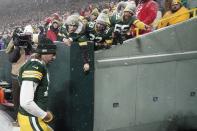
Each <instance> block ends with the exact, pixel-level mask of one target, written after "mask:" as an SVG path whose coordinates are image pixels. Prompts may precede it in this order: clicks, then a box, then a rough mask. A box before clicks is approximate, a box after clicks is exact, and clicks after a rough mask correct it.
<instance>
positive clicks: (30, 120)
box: [18, 113, 52, 131]
mask: <svg viewBox="0 0 197 131" xmlns="http://www.w3.org/2000/svg"><path fill="white" fill-rule="evenodd" d="M18 123H19V126H20V131H52V130H51V128H49V127H48V125H47V124H46V123H45V122H44V121H43V120H42V119H41V118H37V117H31V116H25V115H22V114H20V113H18Z"/></svg>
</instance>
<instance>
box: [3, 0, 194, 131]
mask: <svg viewBox="0 0 197 131" xmlns="http://www.w3.org/2000/svg"><path fill="white" fill-rule="evenodd" d="M182 2H183V3H182ZM164 3H165V4H164ZM184 4H185V3H184V1H181V0H157V1H154V0H126V1H117V2H116V1H113V2H109V3H102V4H99V5H98V4H89V5H88V6H87V7H86V8H84V9H81V10H72V11H66V12H64V13H63V14H61V12H55V13H52V14H51V15H50V16H47V17H45V19H44V20H42V21H39V23H36V24H35V23H34V24H32V23H31V22H32V21H29V22H27V23H26V24H25V25H18V26H17V27H15V28H13V29H12V30H11V31H10V30H9V31H4V32H1V34H0V48H1V49H6V53H8V54H9V60H10V62H11V63H12V72H11V74H12V88H13V98H14V101H13V102H14V105H15V111H16V114H15V119H16V116H17V113H18V111H19V114H18V121H19V124H20V126H21V129H22V130H27V129H29V128H40V127H39V126H37V127H34V125H25V124H26V123H25V120H26V121H27V122H28V121H30V123H31V122H32V121H35V120H36V121H37V123H40V125H41V126H42V128H43V129H44V128H47V127H46V124H45V123H44V122H49V121H51V120H52V119H53V116H52V114H51V112H48V111H46V105H45V104H46V102H45V101H46V98H45V97H47V94H46V92H47V90H48V88H47V87H48V81H49V80H48V73H47V69H46V67H45V64H47V63H48V62H50V61H51V60H53V59H54V58H55V54H56V50H55V49H56V46H55V44H54V43H55V42H56V41H60V42H61V43H62V44H64V45H65V46H71V45H72V44H78V45H79V46H80V47H81V48H80V49H81V50H82V58H83V62H84V65H83V69H84V72H86V71H88V70H89V69H90V65H89V58H88V55H87V48H86V47H87V43H88V42H90V41H91V43H92V44H93V45H94V50H95V51H96V50H101V49H109V48H111V46H113V45H118V44H123V42H124V41H125V40H127V39H132V38H134V37H136V36H138V35H139V34H140V35H143V34H146V33H149V32H152V31H154V30H157V29H160V28H164V27H166V26H170V25H174V24H177V23H180V22H183V21H185V20H188V19H189V18H190V17H191V13H190V12H189V9H188V8H187V7H185V6H184ZM164 5H165V6H164ZM164 7H165V8H164ZM34 46H36V49H35V50H34V52H36V53H37V54H36V55H32V51H33V48H34ZM27 60H28V61H27ZM25 61H27V62H26V63H25V64H23V63H24V62H25ZM18 78H19V82H20V86H19V83H18ZM26 87H29V88H26ZM36 90H38V91H39V93H38V94H36V93H37V92H36ZM19 92H20V93H19ZM19 94H20V96H19ZM19 97H20V102H19ZM26 116H29V117H31V119H27V118H26ZM42 120H43V121H44V122H43V121H42ZM46 130H47V129H46Z"/></svg>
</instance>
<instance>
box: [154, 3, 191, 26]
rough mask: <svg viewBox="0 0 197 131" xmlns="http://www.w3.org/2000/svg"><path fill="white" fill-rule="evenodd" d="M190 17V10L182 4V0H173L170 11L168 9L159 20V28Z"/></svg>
mask: <svg viewBox="0 0 197 131" xmlns="http://www.w3.org/2000/svg"><path fill="white" fill-rule="evenodd" d="M189 18H190V13H189V10H188V9H187V8H186V7H184V6H183V5H182V4H181V1H180V0H173V1H172V3H171V8H170V11H167V12H166V13H165V14H164V16H163V17H162V19H161V20H160V21H159V23H158V26H157V28H158V29H160V28H163V27H166V26H169V25H174V24H177V23H180V22H183V21H185V20H188V19H189Z"/></svg>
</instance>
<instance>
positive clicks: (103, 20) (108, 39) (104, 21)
mask: <svg viewBox="0 0 197 131" xmlns="http://www.w3.org/2000/svg"><path fill="white" fill-rule="evenodd" d="M112 31H113V30H112V28H110V20H109V15H108V14H107V12H105V11H103V12H101V13H100V14H99V16H98V17H97V19H96V21H95V22H89V23H88V25H87V28H86V35H87V37H88V39H89V40H90V41H93V42H94V47H95V50H99V49H107V48H110V46H111V45H112V42H113V40H112Z"/></svg>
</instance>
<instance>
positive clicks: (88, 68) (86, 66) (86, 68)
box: [83, 63, 90, 72]
mask: <svg viewBox="0 0 197 131" xmlns="http://www.w3.org/2000/svg"><path fill="white" fill-rule="evenodd" d="M83 70H84V72H86V71H89V70H90V65H89V64H88V63H85V64H84V65H83Z"/></svg>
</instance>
